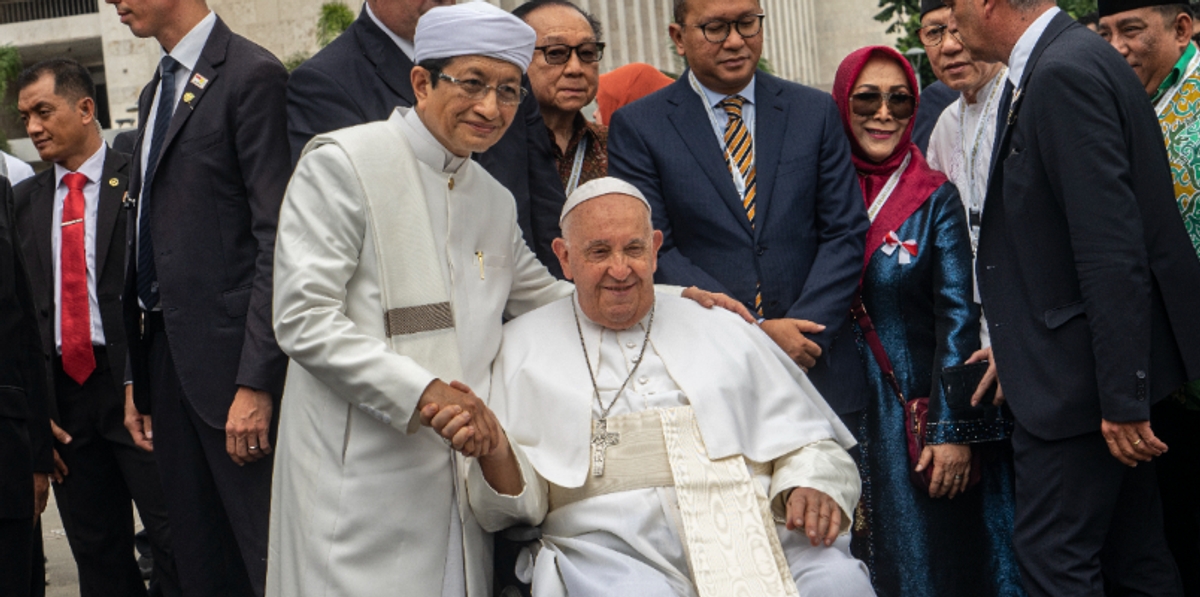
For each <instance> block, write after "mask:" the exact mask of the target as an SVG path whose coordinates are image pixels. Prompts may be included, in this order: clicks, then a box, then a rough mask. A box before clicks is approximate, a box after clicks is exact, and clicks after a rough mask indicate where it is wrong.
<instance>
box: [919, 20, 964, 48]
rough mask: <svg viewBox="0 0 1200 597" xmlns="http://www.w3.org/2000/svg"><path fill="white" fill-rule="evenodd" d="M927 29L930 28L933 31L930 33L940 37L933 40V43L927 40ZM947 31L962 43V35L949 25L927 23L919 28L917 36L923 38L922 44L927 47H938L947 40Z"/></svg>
mask: <svg viewBox="0 0 1200 597" xmlns="http://www.w3.org/2000/svg"><path fill="white" fill-rule="evenodd" d="M926 30H929V31H930V32H931V33H930V35H937V38H938V39H937V41H935V42H932V43H928V42H926V41H925V35H926V33H925V31H926ZM932 32H936V33H932ZM947 33H949V34H950V35H953V36H954V39H957V40H958V43H959V45H961V44H962V42H963V40H962V36H961V35H959V34H958V31H951V30H950V26H949V25H926V26H924V27H921V28H920V29H917V38H918V39H920V40H921V45H922V46H924V47H926V48H936V47H938V46H940V45H942V42H943V41H946V34H947Z"/></svg>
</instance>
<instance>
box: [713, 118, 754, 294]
mask: <svg viewBox="0 0 1200 597" xmlns="http://www.w3.org/2000/svg"><path fill="white" fill-rule="evenodd" d="M745 103H746V99H745V98H743V97H742V96H740V95H734V96H730V97H727V98H725V99H724V100H722V101H721V103H720V104H719V105H720V106H721V107H722V108H724V109H725V113H726V114H728V115H729V120H728V122H726V124H725V164H726V165H728V166H729V171H730V172H731V173H732V172H733V169H734V168H737V170H738V172H739V173H741V176H742V180H744V181H745V182H746V186H745V189H746V191H745V193H743V194H742V207H743V208H745V210H746V217H747V218H749V220H750V227H751V228H754V215H755V195H756V191H757V185H756V184H755V183H756V174H757V172H756V171H755V167H754V142H753V139H752V138H751V137H750V130H749V129H747V128H746V121H745V120H744V119H743V118H742V106H743V105H744V104H745ZM754 310H755V311H756V312H758V315H759V317H762V314H763V310H762V282H758V283H757V284H756V287H755V290H754Z"/></svg>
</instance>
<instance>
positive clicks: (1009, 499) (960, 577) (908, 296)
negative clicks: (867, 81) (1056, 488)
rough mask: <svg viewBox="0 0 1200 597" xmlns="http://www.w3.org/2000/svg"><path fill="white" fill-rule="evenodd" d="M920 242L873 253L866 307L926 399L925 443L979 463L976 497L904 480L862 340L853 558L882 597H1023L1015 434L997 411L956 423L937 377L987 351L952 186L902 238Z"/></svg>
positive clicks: (901, 449) (896, 438) (907, 380)
mask: <svg viewBox="0 0 1200 597" xmlns="http://www.w3.org/2000/svg"><path fill="white" fill-rule="evenodd" d="M895 232H896V235H897V236H898V237H899V239H900V240H901V241H903V242H907V241H909V240H915V241H916V243H917V255H916V256H911V257H910V259H911V262H910V263H907V264H901V263H900V253H901V252H903V251H904V249H903V248H899V247H898V248H896V250H895V251H894V252H892V254H890V255H888V254H886V252H885V251H884V248H885V247H886V245H884V247H881V248H880V249H877V250H876V251H875V252H874V254H873V255H872V256H871V260H870V262H869V264H868V266H867V268H866V271H865V272H864V277H863V303H864V304H865V306H866V308H867V312H868V313H869V314H870V316H871V319H872V322H873V323H874V324H875V327H876V329H877V331H878V334H879V337H880V340H881V341H882V343H883V345H884V348H885V350H886V351H887V353H888V356H889V358H890V360H891V361H892V365H893V367H894V368H895V372H896V377H897V378H898V380H899V383H900V387H901V389H902V390H903V391H904V393H905V396H906V397H908V398H916V397H923V396H929V397H930V409H929V426H928V434H927V438H928V441H929V443H934V444H939V443H969V444H971V448H972V450H978V451H980V453H981V456H982V459H983V460H982V473H983V478H982V481H981V482H980V484H979V485H977V486H975V487H973V488H971V489H969V490H968V491H967V492H966V493H964V494H960V495H959V496H957V497H955V498H954V499H953V500H950V499H947V498H940V499H932V498H930V497H929V495H928V493H926V492H924V491H921V490H918V489H917V488H916V487H915V486H914V485H913V484H912V482H911V481H909V474H908V467H909V464H908V452H907V443H906V438H905V433H904V409H903V407H902V406H901V403H900V401H899V399H898V398H897V397H896V395H895V393H894V392H893V391H892V388H891V386H890V385H888V383H887V382H886V381H885V380H884V378H883V375H882V373H881V372H880V368H879V366H878V364H877V363H876V362H875V358H874V356H873V355H872V354H871V351H870V348H869V347H868V346H867V344H866V342H865V341H864V340H863V339H862V333H861V330H859V329H857V328H856V332H857V333H858V346H859V354H860V355H861V357H862V359H863V363H864V366H865V367H866V371H867V379H868V385H869V387H870V389H871V392H872V396H871V400H870V402H869V404H868V406H867V409H866V411H864V413H863V416H862V417H861V423H860V428H859V429H858V430H857V431H858V434H857V435H858V436H859V438H860V442H861V443H860V449H861V461H860V467H861V469H862V475H863V499H862V503H861V504H860V506H859V511H858V513H857V516H856V522H855V530H854V537H853V542H852V543H853V551H854V554H855V556H857V557H859V558H861V559H862V560H863V561H865V562H866V563H867V565H868V567H869V568H870V569H871V579H872V582H873V584H874V585H875V588H876V591H877V592H878V594H879V596H880V597H987V596H1004V597H1010V596H1023V595H1024V592H1023V591H1022V590H1021V588H1020V578H1019V573H1018V569H1017V563H1016V558H1015V556H1014V555H1013V550H1012V540H1011V538H1012V528H1013V469H1012V456H1011V448H1010V446H1009V443H1008V441H1007V439H1006V438H1007V436H1008V433H1009V430H1010V426H1009V425H1008V424H1007V423H1006V422H1005V420H1004V418H1003V417H1002V415H1001V414H1000V412H999V410H998V409H988V410H986V411H982V413H981V412H980V411H975V412H974V413H971V412H968V413H953V412H950V410H949V408H948V407H947V406H946V403H945V400H944V398H943V396H942V395H941V391H940V383H938V373H939V372H940V370H941V369H942V368H943V367H949V366H953V365H959V364H962V363H963V362H964V361H965V360H966V359H967V358H968V357H969V356H970V355H971V353H972V352H974V351H975V350H976V349H978V348H979V309H978V307H977V306H976V305H975V303H974V301H973V300H972V297H973V290H972V288H973V287H972V276H971V242H970V239H969V237H968V231H967V223H966V217H965V214H964V213H963V207H962V202H961V201H960V200H959V197H958V191H957V190H956V189H955V187H954V185H953V184H951V183H946V184H944V185H942V186H941V188H939V189H938V190H937V191H935V192H934V193H933V194H932V195H931V196H930V198H929V199H928V200H927V201H925V203H924V204H923V205H922V206H921V207H920V208H918V209H917V211H916V212H915V213H913V215H911V216H909V218H908V219H907V220H905V222H904V223H903V224H902V225H901V226H900V227H899V229H898V230H896V231H895Z"/></svg>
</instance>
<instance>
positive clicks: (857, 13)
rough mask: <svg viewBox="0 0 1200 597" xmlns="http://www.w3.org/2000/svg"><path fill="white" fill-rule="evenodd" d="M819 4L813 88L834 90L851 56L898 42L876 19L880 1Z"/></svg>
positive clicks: (815, 12)
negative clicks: (841, 67)
mask: <svg viewBox="0 0 1200 597" xmlns="http://www.w3.org/2000/svg"><path fill="white" fill-rule="evenodd" d="M784 1H787V0H784ZM806 1H812V0H806ZM817 4H818V5H819V6H820V8H819V9H818V10H816V11H814V16H815V18H814V19H813V27H814V29H815V33H816V38H817V51H816V58H817V65H818V67H817V68H818V71H817V77H816V79H815V80H814V81H813V84H814V85H816V86H818V87H821V88H822V89H826V90H828V89H830V88H831V87H832V86H833V77H834V75H835V74H836V73H837V67H838V65H839V64H841V63H842V59H844V58H845V57H846V56H847V55H848V54H850V52H853V51H854V50H857V49H859V48H861V47H864V46H871V45H892V44H894V43H895V41H896V36H895V35H889V34H888V33H887V24H885V23H880V22H879V21H876V20H875V19H874V17H875V14H876V13H878V12H879V2H878V0H837V2H817Z"/></svg>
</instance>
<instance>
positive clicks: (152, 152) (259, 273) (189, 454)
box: [106, 0, 291, 597]
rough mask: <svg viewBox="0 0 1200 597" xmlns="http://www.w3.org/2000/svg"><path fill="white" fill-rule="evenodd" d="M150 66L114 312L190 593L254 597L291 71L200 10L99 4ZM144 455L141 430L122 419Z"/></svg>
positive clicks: (276, 356) (274, 351)
mask: <svg viewBox="0 0 1200 597" xmlns="http://www.w3.org/2000/svg"><path fill="white" fill-rule="evenodd" d="M106 1H107V2H108V3H110V4H113V5H115V8H116V10H117V14H118V15H119V16H120V18H121V21H122V22H123V23H125V24H127V25H128V26H129V27H130V29H131V30H132V31H133V33H134V34H135V35H138V36H141V37H154V38H155V39H156V40H157V41H158V43H159V44H161V45H162V48H163V57H162V61H161V66H160V68H159V70H158V71H157V73H156V76H155V78H154V80H153V81H151V83H150V84H149V85H147V86H146V88H145V89H144V90H143V92H142V95H141V98H140V100H139V102H138V105H139V119H138V122H139V125H140V129H139V130H140V136H141V141H140V142H139V143H138V145H137V148H136V149H135V151H134V168H133V172H132V175H131V176H130V185H129V188H130V192H129V194H130V197H131V199H132V201H131V209H130V210H129V214H130V221H129V227H130V228H131V229H133V230H135V231H136V232H135V233H134V234H132V235H131V237H133V240H132V242H133V243H134V244H133V245H132V246H131V247H130V254H131V255H132V256H133V257H132V258H131V259H129V268H128V270H127V274H126V275H127V281H126V289H125V293H124V299H125V317H126V322H125V323H126V328H127V333H128V336H129V345H130V359H131V372H132V377H133V381H134V384H133V387H134V393H133V400H134V402H135V404H136V407H137V410H138V411H139V412H140V413H141V414H142V415H149V414H151V413H153V417H154V418H153V427H154V428H153V431H154V437H153V450H154V453H155V455H156V456H157V458H158V463H159V471H160V473H161V476H162V482H163V490H164V493H165V495H166V501H167V512H168V515H169V516H170V521H171V527H172V535H173V537H174V539H175V540H174V542H173V546H174V548H175V554H176V562H177V564H178V568H179V577H180V581H181V582H182V584H183V586H184V592H185V594H186V595H213V596H218V595H220V596H222V597H224V596H234V595H236V596H241V595H262V593H263V585H264V583H265V580H266V556H267V553H266V549H267V520H268V512H269V509H270V497H271V489H270V488H271V467H272V462H273V459H272V457H271V446H272V444H273V438H272V433H273V430H274V423H273V422H274V421H275V420H276V413H277V411H278V408H277V407H278V400H279V396H280V395H281V393H282V385H283V376H284V373H285V371H286V368H287V359H286V357H285V356H284V355H283V353H282V352H281V351H280V350H279V346H278V345H277V344H276V342H275V335H274V333H273V332H272V330H271V269H272V263H273V258H274V248H275V226H276V222H277V220H278V215H279V206H280V204H281V202H282V200H283V192H284V189H285V188H286V186H287V180H288V175H289V174H290V172H291V164H290V163H289V160H288V149H287V122H286V117H285V115H284V112H285V102H286V99H285V96H286V84H287V82H286V77H287V72H286V71H285V70H284V68H283V65H282V64H280V63H279V61H278V60H277V59H276V58H275V57H274V56H272V55H271V54H270V53H268V52H267V51H266V50H264V49H262V48H261V47H259V46H257V45H254V44H253V43H251V42H250V41H248V40H246V39H245V38H243V37H240V36H238V35H235V34H234V33H233V32H231V31H230V30H229V28H228V27H227V26H226V25H225V24H224V22H222V21H221V20H220V19H219V18H217V16H216V15H215V14H214V13H212V12H211V11H210V10H209V9H208V6H207V5H206V4H205V2H204V0H176V1H174V2H160V1H158V0H106ZM126 424H127V426H128V427H130V428H131V432H132V433H133V435H134V438H135V439H140V440H141V441H146V440H147V439H148V438H147V437H146V436H147V435H148V434H147V433H146V431H147V429H146V425H145V417H132V418H129V419H127V423H126Z"/></svg>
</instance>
